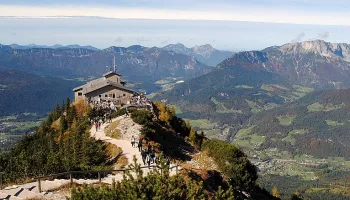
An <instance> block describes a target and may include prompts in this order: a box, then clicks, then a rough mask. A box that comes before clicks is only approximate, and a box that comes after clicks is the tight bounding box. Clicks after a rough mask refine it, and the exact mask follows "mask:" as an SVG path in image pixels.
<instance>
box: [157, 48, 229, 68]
mask: <svg viewBox="0 0 350 200" xmlns="http://www.w3.org/2000/svg"><path fill="white" fill-rule="evenodd" d="M163 49H165V50H167V51H173V52H176V53H180V54H185V55H188V56H193V57H195V58H196V59H197V60H198V61H200V62H202V63H204V64H206V65H209V66H216V65H217V64H219V63H220V62H222V61H223V60H225V59H227V58H229V57H231V56H232V55H233V52H229V51H220V50H217V49H215V48H214V47H212V46H211V45H210V44H206V45H201V46H194V47H192V48H187V47H186V46H185V45H183V44H180V43H178V44H169V45H167V46H165V47H163Z"/></svg>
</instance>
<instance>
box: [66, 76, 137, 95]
mask: <svg viewBox="0 0 350 200" xmlns="http://www.w3.org/2000/svg"><path fill="white" fill-rule="evenodd" d="M106 86H113V87H116V88H118V89H121V90H126V91H129V92H135V91H133V90H130V89H128V88H125V87H124V86H123V85H122V84H119V83H117V82H114V81H111V80H107V79H106V78H105V77H102V78H98V79H95V80H92V81H89V82H87V83H86V84H85V85H82V86H79V87H76V88H74V89H73V91H74V92H76V91H79V90H82V92H83V94H88V93H90V92H93V91H95V90H98V89H101V88H104V87H106Z"/></svg>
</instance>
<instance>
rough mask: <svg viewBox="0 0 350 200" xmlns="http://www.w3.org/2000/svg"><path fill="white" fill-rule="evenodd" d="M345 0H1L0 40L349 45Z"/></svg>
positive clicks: (227, 46)
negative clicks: (310, 42)
mask: <svg viewBox="0 0 350 200" xmlns="http://www.w3.org/2000/svg"><path fill="white" fill-rule="evenodd" d="M348 8H350V2H349V1H346V0H334V1H329V0H291V1H281V0H263V1H257V0H250V1H245V2H240V1H238V0H233V1H229V0H218V1H209V0H203V1H201V3H198V1H194V0H187V1H184V0H177V1H174V0H170V1H161V0H148V1H146V0H137V1H126V0H117V1H112V0H102V1H99V2H98V4H97V3H95V2H94V1H91V0H85V1H82V0H78V1H74V3H72V2H71V1H68V0H61V1H48V0H37V1H34V2H33V1H31V2H26V1H20V0H15V1H14V0H5V1H2V2H0V28H1V30H2V31H1V32H0V38H1V40H0V43H2V44H13V43H16V44H21V45H25V44H32V43H34V44H42V45H54V44H62V45H68V44H79V45H92V46H95V47H97V48H107V47H109V46H130V45H134V44H139V45H143V46H149V47H151V46H158V47H162V46H165V45H167V44H173V43H183V44H184V45H186V46H188V47H192V46H194V45H202V44H211V45H212V46H214V47H215V48H218V49H223V50H231V51H239V50H252V49H262V48H265V47H268V46H272V45H282V44H285V43H289V42H297V41H303V40H314V39H323V40H326V41H330V42H337V43H350V38H349V37H348V35H349V33H350V13H349V12H348Z"/></svg>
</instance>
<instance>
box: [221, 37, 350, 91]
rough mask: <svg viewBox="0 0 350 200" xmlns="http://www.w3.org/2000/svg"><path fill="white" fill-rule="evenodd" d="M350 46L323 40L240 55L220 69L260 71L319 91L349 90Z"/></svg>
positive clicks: (227, 61) (241, 53)
mask: <svg viewBox="0 0 350 200" xmlns="http://www.w3.org/2000/svg"><path fill="white" fill-rule="evenodd" d="M349 58H350V45H348V44H334V43H328V42H325V41H321V40H316V41H306V42H301V43H291V44H286V45H283V46H274V47H269V48H266V49H264V50H262V51H248V52H240V53H238V54H236V55H234V56H233V57H232V58H230V59H228V60H226V61H224V62H222V63H220V64H219V65H220V66H221V67H223V66H226V67H233V66H236V65H237V66H242V67H248V68H249V67H257V68H263V69H265V70H267V71H270V72H275V73H278V74H279V75H281V76H283V77H285V78H287V79H289V80H290V81H292V82H294V83H296V84H300V85H304V86H308V87H315V88H320V89H326V88H344V87H349V86H350V61H349Z"/></svg>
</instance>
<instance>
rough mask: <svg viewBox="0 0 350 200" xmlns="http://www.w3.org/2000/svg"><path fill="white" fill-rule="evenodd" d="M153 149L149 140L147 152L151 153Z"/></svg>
mask: <svg viewBox="0 0 350 200" xmlns="http://www.w3.org/2000/svg"><path fill="white" fill-rule="evenodd" d="M151 150H152V146H151V144H150V143H149V142H148V145H147V153H148V154H150V153H151Z"/></svg>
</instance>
